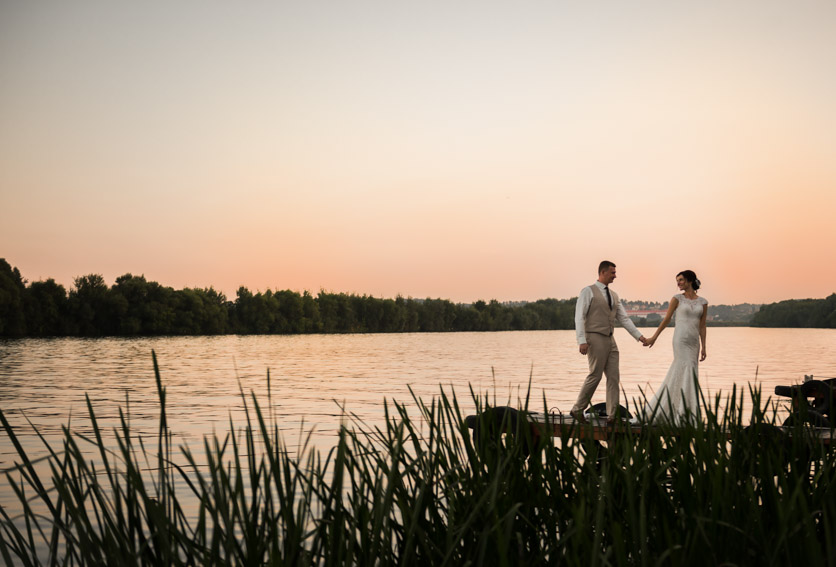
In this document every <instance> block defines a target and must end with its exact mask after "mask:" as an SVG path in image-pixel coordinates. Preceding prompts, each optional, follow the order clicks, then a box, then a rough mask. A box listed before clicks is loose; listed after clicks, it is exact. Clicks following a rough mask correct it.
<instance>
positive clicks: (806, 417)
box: [775, 376, 836, 427]
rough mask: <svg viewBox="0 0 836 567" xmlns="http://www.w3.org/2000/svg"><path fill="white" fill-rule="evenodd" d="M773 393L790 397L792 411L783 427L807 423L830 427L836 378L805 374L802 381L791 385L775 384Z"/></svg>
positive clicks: (835, 392) (835, 394)
mask: <svg viewBox="0 0 836 567" xmlns="http://www.w3.org/2000/svg"><path fill="white" fill-rule="evenodd" d="M775 395H777V396H784V397H787V398H790V399H792V413H791V414H790V416H789V417H788V418H787V420H786V421H785V422H784V426H785V427H789V426H793V425H795V424H798V423H807V424H810V425H812V426H814V427H830V423H831V421H832V419H833V415H832V413H831V412H832V411H833V406H834V397H836V378H827V379H823V380H816V379H814V378H813V376H805V377H804V382H803V383H801V384H796V385H793V386H775Z"/></svg>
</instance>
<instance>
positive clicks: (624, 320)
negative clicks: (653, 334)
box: [575, 282, 642, 345]
mask: <svg viewBox="0 0 836 567" xmlns="http://www.w3.org/2000/svg"><path fill="white" fill-rule="evenodd" d="M593 285H597V286H598V289H600V290H601V293H603V294H604V297H606V296H607V292H606V288H607V286H605V285H604V284H602V283H601V282H595V283H594V284H593ZM591 303H592V288H591V287H590V286H586V287H585V288H583V289H582V290H581V292H580V294H578V303H577V304H576V305H575V334H576V335H577V336H578V344H579V345H582V344H586V313H587V311H589V305H590V304H591ZM615 318H616V319H617V320H618V321H619V322H620V323H621V324H622V325H624V328H625V329H627V332H628V333H630V334H631V335H633V338H634V339H636V340H639V338H640V337H641V336H642V333H641V331H639V330H638V329H637V328H636V325H635V324H634V323H633V322H632V321H631V320H630V318H629V317H628V316H627V311H625V310H624V306H623V305H621V300H620V299H619V300H618V305H617V306H616V308H615Z"/></svg>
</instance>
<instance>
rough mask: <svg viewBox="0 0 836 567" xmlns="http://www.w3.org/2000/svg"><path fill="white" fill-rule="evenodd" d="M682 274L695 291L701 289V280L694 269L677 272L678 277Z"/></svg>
mask: <svg viewBox="0 0 836 567" xmlns="http://www.w3.org/2000/svg"><path fill="white" fill-rule="evenodd" d="M679 276H682V277H683V278H685V280H686V281H688V282H689V283H690V284H691V288H692V289H693V290H694V291H697V290H698V289H700V280H698V279H697V274H695V273H694V272H693V270H685V271H684V272H679V273H678V274H676V277H679Z"/></svg>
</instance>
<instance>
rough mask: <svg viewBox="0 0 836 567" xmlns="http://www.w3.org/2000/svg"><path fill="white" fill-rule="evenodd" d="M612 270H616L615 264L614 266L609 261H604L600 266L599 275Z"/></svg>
mask: <svg viewBox="0 0 836 567" xmlns="http://www.w3.org/2000/svg"><path fill="white" fill-rule="evenodd" d="M610 268H615V264H613V263H612V262H610V261H609V260H604V261H603V262H601V263H600V264H598V273H599V274H600V273H601V272H603V271H604V270H609V269H610Z"/></svg>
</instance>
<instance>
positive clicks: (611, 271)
mask: <svg viewBox="0 0 836 567" xmlns="http://www.w3.org/2000/svg"><path fill="white" fill-rule="evenodd" d="M613 280H615V266H610V267H609V268H607V269H606V270H604V271H603V272H601V273H600V274H598V281H599V282H601V283H602V284H604V285H610V284H611V283H612V282H613Z"/></svg>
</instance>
